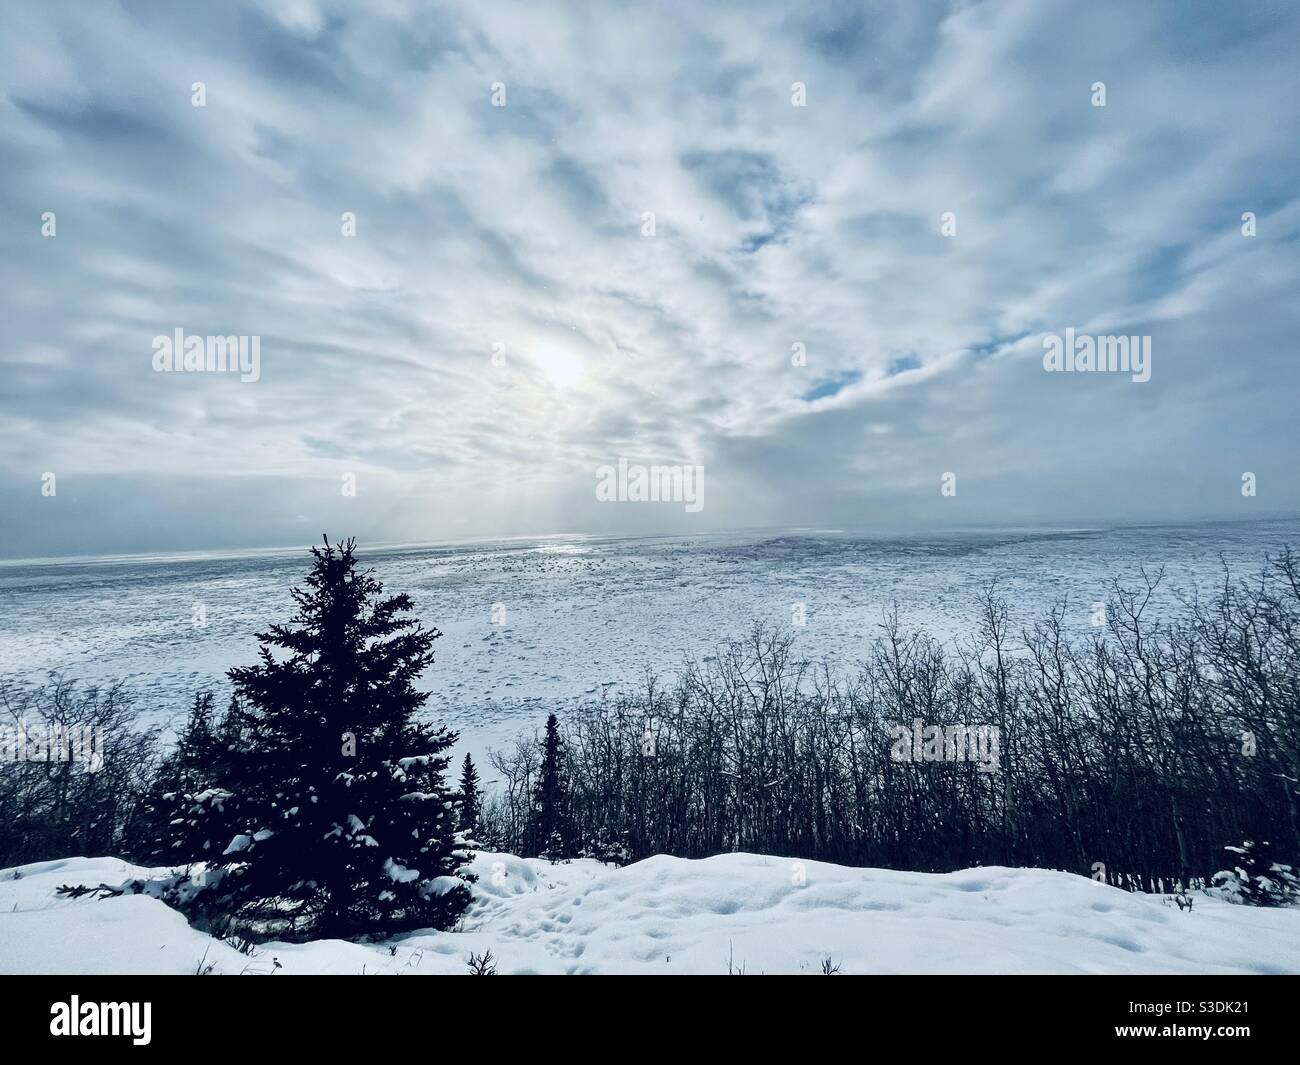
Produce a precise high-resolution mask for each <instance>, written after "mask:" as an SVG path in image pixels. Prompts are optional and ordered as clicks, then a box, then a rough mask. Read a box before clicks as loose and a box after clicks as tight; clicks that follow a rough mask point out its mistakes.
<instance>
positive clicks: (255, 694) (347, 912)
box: [137, 539, 469, 938]
mask: <svg viewBox="0 0 1300 1065" xmlns="http://www.w3.org/2000/svg"><path fill="white" fill-rule="evenodd" d="M312 559H313V563H312V569H311V572H310V574H309V575H308V577H307V581H306V588H305V589H294V590H293V598H294V602H295V603H296V604H297V613H296V614H295V616H294V617H293V619H292V621H291V622H290V623H289V624H287V625H274V626H272V627H271V628H270V629H269V630H268V631H267V632H263V633H259V634H258V639H259V640H260V641H261V642H262V647H261V652H260V661H259V662H258V663H257V664H256V665H253V666H247V667H243V668H239V669H232V670H231V671H230V673H229V676H230V678H231V680H232V681H233V683H234V686H235V691H236V695H237V699H236V701H235V702H234V704H233V705H232V709H231V711H230V714H229V715H228V720H227V722H225V723H224V726H223V727H224V732H225V734H226V736H227V738H228V739H231V738H237V742H233V743H231V744H230V745H229V746H227V747H225V748H224V749H223V750H222V752H221V757H218V758H214V759H212V762H213V773H212V775H211V776H210V777H209V779H207V780H206V781H205V782H204V786H203V787H202V788H201V790H199V791H197V792H189V793H187V794H186V795H185V796H184V797H183V800H182V803H181V806H182V810H183V813H182V816H181V818H180V819H179V820H180V822H181V823H180V824H178V825H177V826H176V838H177V839H178V840H179V841H181V842H182V843H183V844H186V845H188V846H190V847H191V848H192V850H193V853H191V854H188V855H185V857H188V858H191V859H202V860H203V861H204V862H205V863H206V868H205V869H204V870H203V871H202V872H199V873H189V874H185V875H183V876H178V877H173V878H171V879H170V880H169V881H165V882H161V883H155V884H152V885H138V886H137V888H138V889H139V890H146V891H148V892H149V893H151V894H160V895H161V896H162V897H163V898H165V899H166V900H167V901H169V902H171V903H172V904H174V905H178V906H180V907H181V908H182V909H185V910H186V911H187V912H189V913H190V915H191V916H192V917H193V918H195V919H196V920H198V921H200V922H202V923H204V924H207V925H217V926H220V925H221V924H222V923H223V922H224V923H225V924H226V925H227V926H228V925H230V924H231V923H233V924H237V925H239V926H240V927H242V928H245V929H248V930H250V931H252V932H253V933H254V934H263V933H265V934H274V935H277V936H292V937H301V938H319V937H325V936H334V937H367V936H383V935H389V934H392V933H394V932H397V931H401V930H405V929H410V928H423V927H436V928H445V927H448V926H449V925H450V924H452V923H453V922H454V921H455V919H456V918H457V916H458V915H459V914H460V912H461V911H462V910H463V909H464V907H465V905H466V904H467V903H468V901H469V889H468V887H467V879H468V877H467V876H466V874H464V873H463V872H462V871H461V867H462V866H463V864H464V862H465V861H466V859H467V857H468V856H467V855H466V853H465V852H464V851H463V850H462V849H461V848H460V845H459V843H458V840H457V834H456V832H455V827H454V825H453V814H454V809H453V806H452V801H451V800H452V796H451V795H450V794H449V792H448V790H447V788H446V786H445V783H444V773H445V771H446V768H447V764H448V761H449V756H448V755H447V754H446V753H445V752H446V751H447V750H448V748H449V747H450V746H451V745H452V744H453V743H454V742H455V739H456V736H455V733H452V732H448V731H447V730H446V729H444V728H441V727H434V726H431V725H428V724H423V723H419V722H416V721H415V720H413V719H414V716H415V714H416V713H417V711H419V710H420V708H421V707H422V706H423V705H424V703H425V702H426V700H427V699H428V695H427V694H426V693H421V692H419V691H417V690H416V688H415V686H414V685H415V680H416V678H417V677H418V676H419V675H420V674H421V673H422V672H423V671H424V669H425V668H427V667H428V666H429V665H431V664H432V662H433V653H432V645H433V641H434V640H435V639H437V638H438V636H439V635H440V633H438V631H437V630H436V629H425V628H423V627H422V626H421V625H420V624H419V623H418V621H416V620H415V619H414V618H411V617H409V616H406V615H407V614H408V612H409V611H410V610H411V608H412V603H411V600H410V598H409V597H408V596H406V595H397V596H392V597H389V598H385V597H384V596H383V594H382V593H383V587H382V585H381V584H380V582H379V581H378V580H376V579H375V578H374V577H373V576H371V574H370V572H369V571H358V570H357V568H356V558H355V555H354V542H353V541H352V540H348V541H345V542H344V543H343V544H341V545H339V546H332V545H331V544H330V543H329V541H328V539H326V541H325V546H324V547H323V548H313V549H312Z"/></svg>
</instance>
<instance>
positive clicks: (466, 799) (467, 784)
mask: <svg viewBox="0 0 1300 1065" xmlns="http://www.w3.org/2000/svg"><path fill="white" fill-rule="evenodd" d="M456 801H457V806H458V811H457V812H458V814H459V824H460V830H461V832H462V833H465V834H467V835H468V836H469V838H471V839H474V838H476V837H477V835H478V817H479V806H480V802H481V793H480V791H479V783H478V770H477V769H475V768H474V760H473V759H472V758H470V756H469V755H468V754H466V755H465V761H464V762H462V763H461V768H460V790H459V791H458V792H457V795H456Z"/></svg>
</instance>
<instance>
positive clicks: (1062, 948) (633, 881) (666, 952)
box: [0, 854, 1300, 975]
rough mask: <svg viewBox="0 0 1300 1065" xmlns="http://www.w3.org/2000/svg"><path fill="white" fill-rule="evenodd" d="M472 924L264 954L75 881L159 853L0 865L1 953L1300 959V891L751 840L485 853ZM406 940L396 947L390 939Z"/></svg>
mask: <svg viewBox="0 0 1300 1065" xmlns="http://www.w3.org/2000/svg"><path fill="white" fill-rule="evenodd" d="M472 868H473V871H474V872H475V873H477V874H478V877H479V880H478V882H477V883H476V884H475V885H474V902H473V905H472V906H471V908H470V910H469V911H468V912H467V913H466V915H465V918H464V920H463V921H462V930H460V931H456V932H418V933H414V934H410V935H405V936H400V937H397V938H395V939H393V940H391V941H390V942H389V943H387V944H358V943H347V942H342V941H339V940H323V941H317V942H313V943H304V944H286V943H268V944H263V945H262V946H260V947H259V948H258V950H257V953H256V954H255V955H254V956H253V957H248V956H245V955H242V954H240V953H238V952H237V951H235V950H233V949H232V948H231V947H229V946H227V945H225V944H224V943H221V942H218V941H215V940H213V939H211V938H210V937H208V936H206V935H204V934H202V933H200V932H197V931H195V930H194V929H192V928H190V927H189V926H188V925H187V924H186V922H185V920H184V918H182V917H181V916H180V914H178V913H176V912H174V911H172V910H170V909H168V908H167V907H166V906H165V905H164V904H163V903H161V902H159V901H157V900H155V899H150V898H145V897H142V896H124V897H121V898H113V899H104V900H93V899H88V898H83V899H77V900H70V899H60V898H57V897H56V896H55V889H56V888H57V887H58V886H59V885H60V884H90V885H96V884H99V883H100V882H104V883H109V884H117V883H121V882H122V881H123V880H125V879H127V878H128V877H132V876H143V875H147V874H148V873H149V870H145V869H140V868H136V867H134V866H131V865H128V864H127V863H125V862H123V861H120V860H118V859H114V858H68V859H64V860H61V861H54V862H43V863H38V864H34V865H28V866H22V867H20V869H19V872H20V873H21V877H20V878H19V879H13V871H12V870H4V871H0V972H3V973H113V974H116V973H178V974H180V973H185V974H188V973H193V972H194V971H195V970H196V968H197V967H198V966H199V964H200V960H201V959H204V960H203V964H204V965H205V966H206V965H213V966H215V969H214V972H216V973H221V974H237V973H266V972H270V971H271V970H272V969H273V968H274V965H273V959H274V962H278V963H279V965H280V966H281V968H280V969H279V970H278V971H279V972H280V973H289V974H294V973H353V974H359V973H362V972H364V973H394V974H420V973H464V972H466V965H465V959H466V958H467V956H468V955H469V953H470V952H471V951H473V952H476V953H481V952H483V951H484V950H491V952H492V954H493V956H494V958H496V959H497V963H498V971H499V972H500V973H501V974H503V975H504V974H511V973H705V974H708V973H726V972H727V970H728V964H729V962H730V965H731V967H732V968H733V969H735V970H740V969H742V968H743V970H744V972H745V973H747V974H760V973H795V974H797V973H816V972H819V971H820V967H821V961H822V959H823V958H824V957H827V956H829V957H830V958H831V959H832V962H833V963H834V964H836V965H839V966H840V967H841V971H842V972H844V973H848V974H865V973H1188V974H1193V973H1300V909H1286V910H1273V909H1255V908H1251V907H1245V906H1234V905H1231V904H1229V903H1226V902H1223V901H1221V900H1218V899H1212V898H1208V897H1204V896H1195V897H1194V898H1195V906H1194V908H1193V910H1192V911H1191V912H1190V913H1186V912H1181V911H1179V910H1178V909H1177V908H1176V907H1175V906H1173V905H1172V903H1171V902H1170V900H1169V899H1168V898H1167V897H1164V896H1152V895H1132V894H1128V893H1126V892H1123V891H1120V890H1118V889H1116V888H1112V887H1107V886H1105V885H1101V884H1096V883H1094V882H1093V881H1091V880H1088V879H1086V878H1083V877H1079V876H1073V875H1070V874H1066V873H1059V872H1051V871H1047V870H1037V869H1005V868H999V867H988V868H980V869H967V870H963V871H961V872H956V873H948V874H942V875H940V874H930V873H909V872H894V871H890V870H882V869H853V868H847V867H843V866H837V865H830V864H825V863H821V862H798V861H793V860H790V859H783V858H776V857H763V856H760V855H752V854H727V855H722V856H719V857H715V858H707V859H704V860H701V861H688V860H685V859H681V858H671V857H667V856H662V855H661V856H657V857H654V858H649V859H647V860H645V861H642V862H638V863H636V864H635V865H631V866H628V867H626V868H624V869H615V868H611V867H606V866H602V865H600V864H599V863H597V862H594V861H588V860H583V861H574V862H572V863H569V864H562V865H551V864H549V863H548V862H545V861H542V860H540V859H521V858H516V857H514V856H512V855H507V854H479V855H478V857H477V858H476V859H475V860H474V862H473V866H472ZM390 946H395V947H396V948H397V951H396V953H395V954H392V953H391V952H390V950H389V947H390Z"/></svg>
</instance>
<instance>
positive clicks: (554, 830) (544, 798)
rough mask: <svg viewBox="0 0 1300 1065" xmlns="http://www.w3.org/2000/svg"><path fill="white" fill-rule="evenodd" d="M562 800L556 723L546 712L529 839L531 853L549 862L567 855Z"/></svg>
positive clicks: (562, 784) (562, 771)
mask: <svg viewBox="0 0 1300 1065" xmlns="http://www.w3.org/2000/svg"><path fill="white" fill-rule="evenodd" d="M566 802H567V788H566V787H565V782H564V768H563V755H562V752H561V741H560V722H559V720H558V719H557V718H556V716H555V715H554V714H550V715H548V716H547V718H546V736H545V738H544V739H543V741H542V766H541V771H540V773H539V775H538V778H537V784H536V786H535V787H534V789H533V810H532V818H531V822H530V824H529V839H530V844H531V849H532V851H533V853H534V854H537V855H540V856H541V857H543V858H549V859H550V860H551V861H555V860H557V859H560V858H565V857H568V831H567V829H568V825H567V823H566V817H565V814H566Z"/></svg>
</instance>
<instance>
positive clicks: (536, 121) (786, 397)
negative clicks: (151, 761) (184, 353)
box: [0, 0, 1300, 555]
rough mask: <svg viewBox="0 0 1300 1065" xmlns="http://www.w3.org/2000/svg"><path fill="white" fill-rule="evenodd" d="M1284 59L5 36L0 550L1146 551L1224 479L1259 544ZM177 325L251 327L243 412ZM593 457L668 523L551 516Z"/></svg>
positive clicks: (1055, 12)
mask: <svg viewBox="0 0 1300 1065" xmlns="http://www.w3.org/2000/svg"><path fill="white" fill-rule="evenodd" d="M1296 29H1297V15H1296V14H1295V12H1294V11H1293V10H1291V9H1290V8H1289V7H1288V6H1287V5H1281V4H1278V5H1271V4H1260V5H1252V6H1251V8H1250V9H1249V10H1247V11H1242V12H1234V15H1233V18H1232V19H1230V20H1229V19H1224V18H1223V17H1222V16H1221V14H1218V13H1216V9H1215V8H1212V7H1202V6H1200V5H1196V4H1187V3H1178V2H1173V0H1169V2H1166V3H1160V4H1150V5H1129V4H1122V3H1119V2H1114V3H1103V4H1100V5H1089V6H1088V7H1087V8H1086V9H1080V8H1078V7H1077V6H1076V5H1066V4H1064V3H1046V4H1045V3H1028V2H1024V3H1006V4H997V5H992V4H967V3H953V4H951V5H946V4H938V3H918V4H909V5H883V4H882V5H865V6H863V7H861V8H858V9H853V10H848V9H845V8H844V7H843V5H838V4H833V3H824V4H814V5H812V6H811V7H810V8H805V7H800V8H799V9H797V10H795V9H791V8H789V6H788V5H779V4H745V5H707V6H705V5H680V6H679V7H677V8H675V9H672V10H669V9H655V10H653V11H651V10H646V9H642V8H635V7H627V6H615V7H609V8H593V9H587V8H584V9H581V10H578V9H575V8H570V7H562V6H549V5H536V4H524V3H514V4H493V5H480V7H479V8H472V7H469V8H467V7H465V6H464V5H455V6H443V5H435V4H424V3H414V2H411V3H407V2H400V0H388V2H385V3H382V4H379V5H373V6H370V7H367V9H366V11H365V12H361V11H358V10H357V9H356V8H355V7H354V6H353V5H347V4H343V3H326V2H320V3H312V2H308V0H300V2H297V3H294V4H292V5H288V6H286V5H282V4H274V5H272V4H234V3H232V4H223V5H208V6H205V7H201V8H199V7H190V6H189V5H186V6H183V7H182V6H175V7H170V6H169V7H166V8H162V9H159V8H157V7H156V5H139V4H135V3H122V4H120V5H117V6H112V7H104V8H100V9H96V10H95V11H94V12H87V11H77V12H75V13H74V12H72V11H70V10H65V9H63V8H61V7H59V6H58V5H46V6H44V7H38V8H28V9H25V10H22V11H19V12H15V13H13V15H12V16H11V32H9V33H7V34H6V35H5V37H4V38H3V40H0V165H2V166H3V168H4V172H5V174H6V179H7V180H6V184H5V188H4V190H3V192H0V225H2V226H3V229H4V232H5V233H6V236H7V244H8V250H7V254H6V256H5V257H4V259H3V263H2V264H0V293H2V294H0V307H2V308H3V312H4V318H5V323H6V328H5V333H4V338H3V340H2V341H0V375H2V376H3V382H4V387H3V388H2V389H0V441H2V442H3V445H4V446H3V447H2V448H0V491H2V492H3V496H2V497H0V498H3V499H4V500H5V501H6V502H7V503H8V504H9V505H6V506H5V507H4V508H3V509H2V510H0V533H3V543H2V544H0V552H2V553H4V554H9V555H24V554H36V553H40V554H44V553H49V552H51V551H77V552H89V551H99V550H145V549H154V548H175V547H183V546H196V547H198V546H231V545H255V544H264V543H285V542H299V541H301V540H304V539H308V538H310V537H311V536H314V535H315V534H316V533H318V532H319V531H320V529H322V528H329V529H331V530H333V531H343V532H355V533H357V534H359V535H361V536H363V537H366V538H371V539H384V540H398V539H420V538H437V537H442V536H464V535H481V536H493V535H520V534H529V533H546V532H553V531H579V530H582V531H663V530H666V529H698V528H705V527H708V528H720V527H741V526H751V525H755V524H767V523H770V524H798V525H807V524H818V523H821V524H843V525H877V524H888V525H891V526H932V525H936V524H962V523H976V522H992V523H999V524H1007V525H1011V524H1023V523H1026V522H1065V523H1079V522H1090V523H1101V522H1118V521H1150V520H1181V519H1184V518H1191V517H1197V516H1231V515H1237V514H1244V513H1247V511H1246V510H1244V509H1243V508H1244V506H1245V504H1244V503H1243V500H1242V499H1241V498H1240V494H1239V492H1238V490H1237V486H1238V485H1239V483H1240V474H1241V473H1242V472H1243V471H1245V470H1252V471H1254V472H1256V473H1257V474H1258V476H1259V483H1260V496H1259V497H1258V498H1257V499H1255V500H1251V501H1249V503H1250V505H1252V506H1255V507H1257V508H1258V511H1259V512H1260V513H1261V514H1263V513H1264V512H1266V511H1267V512H1268V513H1272V514H1277V513H1287V512H1294V511H1295V510H1296V509H1297V508H1298V507H1300V479H1298V475H1297V473H1296V466H1295V462H1294V457H1295V455H1296V454H1297V446H1298V445H1300V428H1297V419H1295V418H1294V397H1295V395H1296V394H1297V385H1298V384H1300V380H1298V379H1297V377H1298V375H1300V369H1297V360H1296V359H1295V357H1294V346H1295V343H1294V337H1295V335H1296V326H1297V324H1298V323H1297V320H1296V318H1297V311H1296V306H1295V301H1294V292H1295V288H1296V282H1297V280H1298V278H1297V273H1298V272H1300V257H1298V256H1297V247H1298V246H1300V244H1298V243H1297V241H1298V238H1300V198H1298V197H1300V194H1298V193H1297V185H1296V181H1295V177H1296V174H1297V173H1300V148H1298V147H1297V146H1298V145H1300V137H1298V136H1297V134H1300V103H1297V101H1300V92H1298V91H1297V90H1298V89H1300V73H1298V72H1297V70H1296V68H1295V65H1294V62H1293V56H1292V55H1290V54H1289V48H1288V45H1287V42H1288V41H1292V40H1294V37H1295V32H1296ZM1098 81H1101V82H1104V83H1105V84H1106V90H1107V105H1106V107H1104V108H1100V107H1093V106H1092V103H1091V97H1092V85H1093V84H1094V83H1095V82H1098ZM195 82H203V83H204V89H205V92H206V106H205V107H193V106H191V94H192V86H193V84H194V83H195ZM796 82H801V83H803V84H804V86H805V87H806V99H807V106H804V107H796V106H793V105H792V102H791V94H792V86H793V85H794V83H796ZM494 84H500V85H502V86H504V91H505V102H506V106H504V107H494V106H493V103H492V94H493V85H494ZM47 211H50V212H54V213H55V215H56V216H57V236H56V237H53V238H49V237H43V236H42V235H41V231H40V227H41V216H42V213H43V212H47ZM1246 211H1252V212H1255V213H1256V215H1257V216H1258V235H1257V236H1255V237H1253V238H1248V237H1244V236H1242V234H1241V231H1240V225H1241V215H1242V213H1243V212H1246ZM947 212H951V215H952V216H953V217H954V219H955V234H954V235H952V236H944V235H942V233H941V228H940V227H941V219H942V217H943V216H944V215H945V213H947ZM345 213H350V214H351V215H353V216H354V217H355V226H356V235H355V236H344V235H343V225H344V223H343V216H344V214H345ZM649 216H653V223H654V224H653V236H650V235H644V234H645V232H646V231H647V219H648V217H649ZM177 327H181V328H183V329H184V330H185V331H186V332H187V333H192V334H200V335H203V334H213V335H258V336H260V337H261V338H262V339H261V351H262V372H261V377H260V380H259V381H258V382H257V383H256V384H255V385H245V384H240V383H239V382H238V381H237V380H235V379H232V378H229V377H222V376H220V375H209V374H156V373H154V372H153V371H152V368H151V364H150V357H151V341H152V338H153V337H154V336H156V335H159V334H170V333H171V332H172V331H173V330H174V329H175V328H177ZM1067 327H1074V328H1076V329H1078V330H1081V331H1082V330H1086V329H1093V330H1096V331H1099V332H1100V331H1105V332H1116V333H1125V334H1129V333H1147V334H1149V335H1151V336H1152V338H1153V360H1152V361H1153V373H1152V378H1151V381H1150V382H1148V383H1146V384H1142V385H1134V384H1132V383H1131V382H1129V380H1128V378H1127V377H1121V376H1106V375H1096V376H1094V377H1092V378H1085V377H1081V376H1077V375H1052V374H1045V373H1044V372H1043V371H1042V366H1041V352H1042V348H1041V338H1042V336H1043V335H1044V334H1045V333H1060V332H1062V331H1063V330H1064V329H1065V328H1067ZM796 343H802V344H803V345H804V348H805V350H806V352H807V365H804V366H799V365H795V364H794V363H793V361H792V359H791V354H790V353H791V350H792V345H793V344H796ZM494 356H495V358H494ZM619 456H627V457H628V458H629V459H630V460H631V461H634V462H635V461H640V462H647V463H655V462H663V463H691V464H696V463H698V464H702V465H704V467H705V469H706V477H707V479H708V481H709V490H708V503H707V506H706V509H705V510H704V511H703V512H702V513H701V514H691V515H687V514H685V513H683V512H682V511H681V510H680V509H674V508H655V507H646V506H610V505H602V504H599V503H597V502H596V500H595V494H594V484H595V473H594V471H595V468H596V466H598V465H600V464H602V463H607V462H612V461H615V460H616V459H617V458H618V457H619ZM46 471H54V472H57V473H58V474H59V478H60V481H59V483H60V496H59V501H58V503H57V504H56V503H55V502H53V501H51V500H49V499H47V498H44V497H42V496H41V495H40V486H41V480H40V478H41V474H42V473H43V472H46ZM948 471H952V472H956V473H957V475H958V484H959V489H958V493H957V495H956V497H942V496H940V493H939V489H938V486H939V479H940V476H941V474H942V473H944V472H948ZM346 472H350V473H353V474H355V475H356V478H357V484H358V492H357V495H356V496H355V497H344V496H342V495H341V493H340V489H339V485H340V481H341V477H342V474H343V473H346ZM65 486H66V487H65ZM74 486H75V492H76V495H77V503H76V507H75V508H74V507H73V506H72V499H71V495H70V494H71V493H73V492H74ZM65 493H66V494H65ZM72 513H75V514H76V515H77V517H76V519H75V520H73V519H72V517H71V516H70V515H71V514H72ZM1250 513H1254V511H1250Z"/></svg>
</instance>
